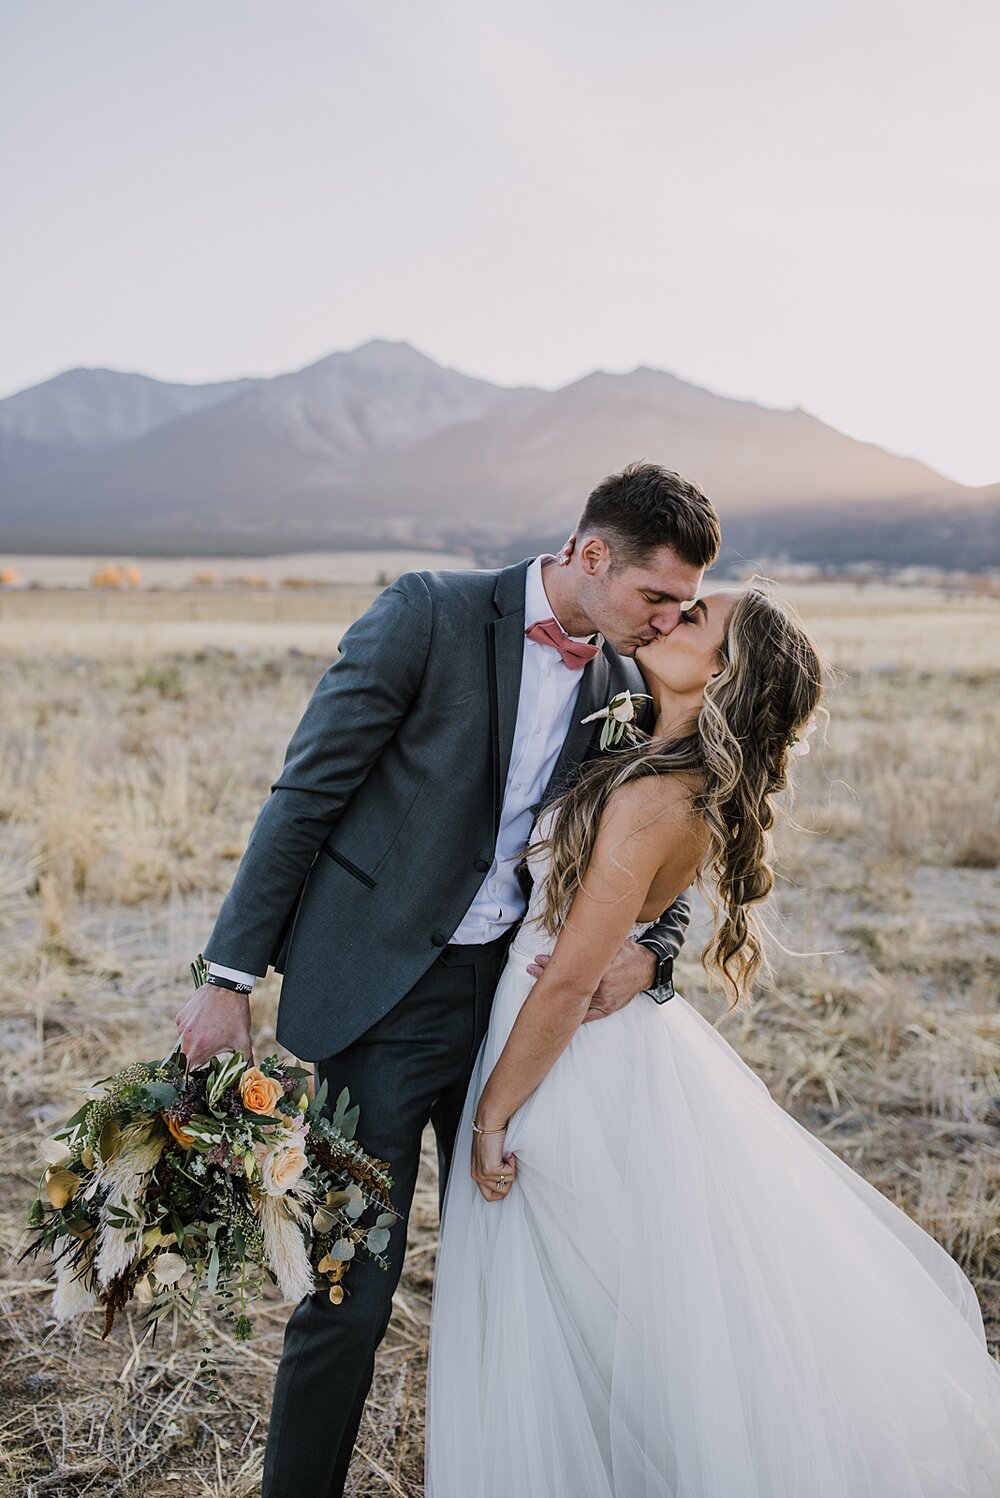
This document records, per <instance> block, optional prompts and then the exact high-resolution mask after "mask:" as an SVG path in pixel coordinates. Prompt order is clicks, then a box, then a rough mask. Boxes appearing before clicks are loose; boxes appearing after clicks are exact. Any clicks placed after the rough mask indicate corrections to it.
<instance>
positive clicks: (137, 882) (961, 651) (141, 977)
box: [0, 579, 1000, 1498]
mask: <svg viewBox="0 0 1000 1498" xmlns="http://www.w3.org/2000/svg"><path fill="white" fill-rule="evenodd" d="M372 591H373V590H372V589H371V588H370V587H369V588H366V587H365V586H364V585H363V584H362V583H359V582H351V581H350V580H349V579H345V580H342V581H341V582H338V583H337V584H336V585H335V586H332V587H326V588H323V589H309V588H304V589H289V590H283V591H280V592H276V591H274V590H271V591H261V592H260V593H256V592H248V593H245V594H244V593H239V594H236V593H233V594H229V593H223V592H221V591H220V592H204V591H201V592H199V591H197V590H190V589H189V590H184V591H177V592H169V593H168V592H147V591H145V590H141V589H140V590H136V591H134V592H131V593H128V594H124V593H122V594H118V593H114V594H110V593H108V594H95V593H93V592H88V591H86V590H81V591H75V590H71V589H66V590H62V589H54V590H49V589H38V590H35V591H24V592H18V593H13V592H11V593H7V594H0V702H2V714H0V724H2V726H0V938H2V963H0V1039H2V1044H3V1056H4V1065H3V1068H2V1072H0V1109H2V1123H3V1142H2V1146H0V1172H2V1180H3V1184H2V1191H0V1197H2V1203H3V1205H2V1213H0V1234H2V1243H0V1252H2V1266H0V1309H2V1315H3V1320H2V1326H0V1337H2V1338H3V1344H4V1346H3V1361H2V1368H0V1399H2V1416H0V1429H2V1437H0V1439H2V1448H0V1449H2V1459H0V1494H2V1495H5V1498H8V1495H9V1498H14V1495H18V1498H21V1495H30V1498H35V1495H39V1498H41V1495H46V1498H62V1495H74V1498H77V1495H84V1494H88V1495H93V1498H111V1495H116V1498H119V1495H120V1498H140V1495H142V1498H165V1495H171V1494H180V1493H183V1494H184V1495H185V1498H187V1495H200V1494H205V1495H213V1498H239V1495H244V1494H246V1495H251V1494H254V1493H255V1492H256V1491H257V1490H258V1486H259V1480H260V1468H261V1459H262V1453H263V1441H264V1435H265V1430H266V1421H267V1414H268V1407H269V1399H270V1386H271V1379H272V1374H273V1369H274V1365H275V1361H276V1358H277V1355H278V1351H279V1348H280V1342H281V1334H282V1327H283V1323H284V1319H285V1316H286V1314H287V1310H288V1308H287V1307H286V1306H284V1305H281V1304H280V1303H278V1302H277V1301H272V1302H269V1303H268V1305H267V1306H266V1307H265V1308H264V1309H263V1311H262V1312H261V1314H260V1315H259V1316H258V1323H257V1324H258V1335H257V1337H256V1339H255V1340H254V1341H253V1342H252V1343H249V1344H244V1345H241V1346H237V1345H236V1344H235V1343H234V1342H233V1341H231V1340H230V1339H229V1337H228V1335H227V1334H226V1333H224V1332H223V1331H222V1330H221V1329H220V1330H219V1331H218V1332H217V1333H215V1334H213V1347H214V1356H215V1358H216V1360H217V1362H218V1366H219V1397H218V1400H217V1402H215V1403H211V1402H209V1400H208V1399H207V1397H206V1394H205V1390H204V1386H203V1383H202V1381H201V1380H202V1375H201V1371H200V1369H199V1362H200V1359H201V1356H202V1353H201V1339H200V1338H199V1336H198V1334H196V1333H194V1332H192V1331H190V1330H189V1329H186V1328H184V1327H181V1326H171V1325H169V1324H164V1325H163V1326H162V1327H161V1328H160V1330H159V1332H158V1333H157V1338H156V1342H155V1345H153V1344H151V1342H150V1341H149V1340H146V1339H145V1338H144V1331H143V1327H142V1324H141V1318H140V1317H139V1316H137V1315H130V1316H128V1317H126V1318H122V1319H121V1320H120V1321H119V1323H118V1324H117V1325H116V1328H115V1331H114V1334H113V1336H112V1338H111V1340H110V1341H109V1342H107V1343H104V1344H102V1343H101V1341H100V1330H99V1325H98V1321H97V1318H95V1317H87V1318H84V1319H83V1320H81V1321H80V1322H78V1323H77V1324H75V1325H74V1326H72V1327H59V1326H57V1325H56V1324H55V1322H54V1321H53V1320H52V1318H51V1317H50V1315H49V1292H48V1287H47V1285H46V1281H45V1278H44V1273H45V1269H44V1265H43V1264H42V1263H41V1262H38V1263H32V1262H30V1261H28V1262H25V1263H24V1264H19V1263H18V1253H19V1251H20V1249H21V1248H22V1247H23V1245H24V1242H25V1240H26V1230H25V1227H24V1214H25V1210H26V1207H27V1203H28V1201H29V1200H30V1197H31V1195H32V1193H33V1190H34V1187H35V1184H36V1180H37V1172H38V1169H39V1165H38V1161H39V1155H38V1146H39V1144H40V1142H41V1140H42V1139H43V1138H44V1137H45V1136H46V1134H48V1133H49V1132H50V1131H51V1130H52V1129H53V1128H54V1127H56V1126H57V1125H58V1123H59V1122H60V1121H61V1120H62V1119H63V1118H64V1117H65V1116H66V1115H68V1113H70V1112H71V1111H72V1110H73V1109H74V1108H75V1107H76V1106H78V1089H79V1088H81V1087H83V1086H85V1085H87V1084H88V1083H89V1082H91V1081H92V1080H93V1079H95V1078H97V1077H102V1076H106V1075H108V1074H109V1073H110V1072H111V1071H113V1070H114V1069H116V1068H117V1067H119V1066H121V1065H124V1064H125V1063H126V1062H127V1061H128V1060H130V1059H132V1058H134V1057H136V1056H156V1055H162V1054H165V1053H166V1052H167V1051H168V1050H169V1049H170V1047H171V1045H172V1043H173V1040H174V1032H173V1022H172V1017H173V1014H174V1012H175V1011H176V1009H177V1008H178V1007H179V1006H180V1004H181V1003H182V1002H183V1000H184V998H185V996H186V994H187V993H188V992H189V991H190V982H189V978H188V974H187V965H188V962H189V961H190V959H191V958H192V957H193V955H194V954H195V953H196V952H197V951H198V950H199V949H200V947H201V945H202V944H203V942H204V941H205V940H206V938H207V936H208V932H209V930H210V929H211V924H212V921H213V919H214V915H215V912H216V909H217V907H218V905H219V903H220V901H221V899H222V896H223V895H224V893H225V891H226V889H227V888H228V885H229V881H230V879H231V877H232V874H233V871H234V869H235V866H236V863H237V861H238V859H239V856H240V854H241V852H242V849H243V846H244V843H245V840H246V836H247V833H248V831H249V828H250V826H251V824H252V821H253V818H254V816H255V814H256V811H257V809H258V807H259V805H260V803H261V801H262V800H263V799H264V797H265V796H266V795H267V792H268V787H269V785H270V782H271V780H272V779H273V778H274V775H275V773H276V771H277V768H278V767H279V766H280V763H281V758H282V754H283V750H284V747H285V744H286V742H287V739H288V738H289V736H290V734H291V732H292V729H293V728H294V726H295V723H296V722H297V720H298V717H299V715H300V713H301V711H302V709H303V708H304V706H305V704H306V702H307V700H308V698H309V695H310V693H311V690H312V688H313V686H314V684H315V682H316V681H317V680H318V678H319V676H320V675H321V674H322V672H323V671H324V670H325V668H326V666H327V664H328V663H329V660H330V658H331V656H332V654H333V652H334V650H335V646H336V641H337V638H338V637H339V634H340V633H341V631H342V629H343V627H344V625H345V624H346V623H347V622H349V620H350V619H351V618H353V617H355V616H356V614H357V613H358V612H359V611H360V609H362V608H363V607H364V606H365V603H366V602H367V600H368V599H369V598H370V597H371V596H372ZM794 596H795V598H796V601H797V603H798V605H799V607H800V609H801V610H802V612H803V613H804V614H805V615H806V617H807V618H808V619H810V620H811V621H812V622H813V624H814V626H815V629H816V631H817V633H818V634H819V636H820V638H821V640H822V641H823V642H824V643H825V644H826V646H827V648H828V650H829V651H830V653H831V655H832V658H833V660H834V662H835V664H836V665H837V666H839V667H840V668H841V670H842V671H843V672H844V673H845V675H844V678H843V680H842V681H841V683H840V685H839V687H838V688H837V690H836V692H835V694H834V695H833V696H832V697H831V699H830V702H829V706H830V710H831V723H830V727H829V732H828V741H827V743H826V745H825V747H821V748H820V749H819V750H818V751H816V752H814V753H813V754H811V755H810V756H809V757H808V758H807V759H804V760H802V761H800V764H799V769H800V771H801V774H800V776H799V789H798V799H797V806H796V809H795V816H796V819H797V822H798V824H799V825H798V827H797V828H787V829H786V830H784V831H783V833H782V835H781V839H780V854H781V879H780V883H779V886H778V892H777V897H776V900H775V902H774V910H773V913H772V918H771V925H772V927H773V929H774V931H775V934H776V936H777V937H778V938H779V939H780V942H781V943H782V946H783V947H784V948H787V949H788V950H787V951H786V950H782V949H781V948H779V947H775V949H774V971H773V975H772V977H771V978H770V979H769V980H768V981H767V982H765V983H763V984H762V985H761V986H760V989H759V992H758V994H757V996H756V998H755V1001H754V1003H753V1006H752V1007H751V1008H750V1009H748V1010H744V1011H742V1012H737V1013H734V1014H732V1015H729V1016H728V1017H727V1018H726V1019H725V1020H724V1021H723V1023H722V1031H723V1033H724V1034H725V1035H726V1036H727V1038H728V1039H729V1040H730V1042H731V1043H732V1044H733V1045H734V1046H735V1047H736V1048H737V1049H738V1051H739V1052H740V1053H741V1055H743V1056H744V1058H745V1059H746V1060H747V1061H748V1062H749V1064H750V1065H752V1066H753V1067H754V1068H755V1069H756V1070H757V1071H758V1072H759V1073H760V1074H761V1076H763V1078H764V1080H765V1081H766V1082H767V1084H768V1086H769V1087H770V1088H771V1091H772V1094H773V1095H774V1097H775V1098H776V1099H777V1100H778V1101H779V1102H780V1103H781V1104H782V1105H783V1106H785V1107H787V1108H788V1109H789V1110H790V1111H791V1112H793V1113H794V1115H795V1116H796V1117H797V1118H799V1119H800V1120H801V1121H802V1122H803V1123H805V1124H806V1125H807V1126H808V1128H809V1129H811V1130H812V1131H813V1133H815V1134H816V1135H817V1136H818V1137H819V1138H821V1139H822V1140H823V1141H824V1142H825V1143H826V1144H827V1145H828V1146H829V1147H830V1148H831V1149H833V1150H835V1151H836V1152H837V1153H838V1154H839V1155H841V1156H842V1157H843V1158H844V1159H845V1160H847V1161H848V1162H849V1163H850V1164H851V1165H852V1166H853V1167H854V1168H855V1169H856V1170H858V1171H860V1172H861V1173H862V1174H863V1175H865V1176H866V1177H867V1178H868V1179H869V1180H871V1181H872V1182H874V1183H875V1185H877V1186H878V1187H879V1188H880V1189H881V1190H882V1191H884V1192H885V1193H886V1195H887V1196H889V1197H891V1198H892V1199H893V1200H895V1201H897V1202H898V1203H899V1204H900V1205H902V1206H903V1207H904V1208H905V1209H906V1210H907V1211H908V1212H910V1213H911V1214H912V1215H913V1216H914V1217H915V1218H916V1219H917V1220H918V1221H919V1222H920V1223H922V1224H923V1226H924V1227H925V1228H927V1229H928V1231H930V1232H931V1233H933V1234H934V1235H935V1237H936V1238H938V1240H939V1241H940V1242H941V1243H942V1244H943V1245H944V1246H945V1247H946V1248H947V1249H948V1250H949V1252H951V1253H952V1254H953V1255H954V1256H955V1257H956V1259H957V1260H958V1261H959V1263H960V1264H962V1266H963V1267H964V1268H965V1270H966V1272H967V1273H968V1274H969V1276H970V1277H971V1278H972V1280H973V1281H974V1283H975V1285H976V1287H977V1290H978V1292H979V1295H980V1299H981V1303H982V1306H983V1309H984V1313H985V1315H986V1317H987V1321H988V1325H989V1331H990V1335H991V1338H992V1340H993V1345H994V1348H996V1347H997V1345H998V1344H1000V1006H998V986H1000V984H998V980H1000V868H998V864H1000V758H998V755H997V752H996V746H997V742H998V735H1000V698H998V693H997V686H998V682H1000V604H998V603H997V601H995V600H994V601H990V600H989V599H986V598H973V597H963V596H958V595H952V596H945V595H943V594H936V593H931V592H920V591H917V590H907V591H905V592H904V591H896V590H892V589H890V588H886V587H878V586H875V585H872V586H869V587H866V588H853V587H852V588H841V589H834V588H815V589H807V588H802V589H798V590H796V591H795V593H794ZM484 689H485V684H484ZM698 945H699V944H698V942H697V940H695V939H691V940H690V941H689V952H688V955H687V956H686V957H685V959H684V961H683V963H682V965H681V978H682V982H681V984H680V986H681V987H682V990H683V992H684V993H685V994H686V995H687V997H688V998H689V999H691V1001H692V1002H694V1003H696V1004H697V1005H698V1007H699V1008H700V1009H701V1011H702V1012H703V1013H704V1014H706V1015H708V1016H709V1017H711V1018H713V1019H714V1018H715V1017H717V1016H719V1015H720V1014H722V1012H723V1009H724V1004H723V1001H722V999H721V998H720V996H719V995H718V994H713V993H710V992H709V991H708V990H707V988H706V984H705V981H704V979H703V976H702V974H701V971H700V968H699V966H698V962H697V950H698ZM793 953H800V954H801V953H804V954H808V955H798V956H796V955H792V954H793ZM277 995H278V980H276V979H275V977H274V975H273V974H272V975H270V976H269V977H268V979H267V980H265V981H264V982H263V983H262V984H261V985H260V986H259V989H258V993H257V996H256V998H255V1002H254V1009H255V1015H256V1021H257V1030H258V1033H257V1044H258V1050H259V1053H266V1051H267V1049H268V1040H269V1037H270V1036H272V1035H273V1022H274V1013H275V1005H276V1001H277ZM664 1020H665V1022H668V1016H667V1015H665V1016H664ZM359 1101H360V1102H361V1104H362V1108H363V1104H364V1099H360V1100H359ZM363 1125H364V1116H363V1112H362V1127H361V1135H362V1138H363V1133H364V1127H363ZM436 1230H437V1228H436V1193H435V1179H434V1163H433V1150H432V1149H431V1148H428V1149H427V1151H426V1162H425V1169H424V1172H423V1177H422V1181H421V1185H420V1188H419V1191H418V1196H417V1200H416V1204H415V1210H414V1215H413V1219H412V1223H411V1235H410V1252H409V1256H408V1260H407V1267H406V1271H405V1274H404V1278H403V1283H402V1286H401V1289H400V1292H399V1295H398V1297H397V1302H396V1308H395V1314H394V1318H393V1322H392V1326H391V1328H390V1332H389V1335H388V1337H387V1339H386V1342H385V1344H384V1346H383V1348H382V1351H381V1354H380V1359H379V1365H378V1373H377V1380H376V1385H375V1389H374V1392H373V1396H372V1398H371V1400H370V1402H369V1407H368V1411H367V1414H366V1417H365V1422H364V1425H363V1429H362V1439H361V1443H360V1447H359V1450H358V1452H357V1454H356V1458H355V1464H354V1467H353V1469H352V1479H351V1482H352V1486H351V1489H350V1491H351V1492H352V1493H354V1494H355V1495H358V1498H360V1495H375V1494H378V1495H386V1494H397V1495H409V1498H416V1495H419V1494H420V1493H421V1490H422V1489H421V1460H422V1457H421V1449H422V1448H421V1439H422V1393H423V1387H422V1380H423V1369H424V1356H425V1339H426V1329H427V1324H428V1316H429V1307H430V1293H431V1286H432V1277H433V1269H434V1252H435V1243H436ZM320 1413H321V1412H320ZM304 1498H309V1495H304Z"/></svg>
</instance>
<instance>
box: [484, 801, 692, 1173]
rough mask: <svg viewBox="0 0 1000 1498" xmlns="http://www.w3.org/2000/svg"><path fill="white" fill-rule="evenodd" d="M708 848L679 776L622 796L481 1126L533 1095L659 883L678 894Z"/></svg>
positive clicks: (607, 815)
mask: <svg viewBox="0 0 1000 1498" xmlns="http://www.w3.org/2000/svg"><path fill="white" fill-rule="evenodd" d="M702 848H703V824H702V823H701V821H700V819H698V818H696V817H695V816H694V815H693V813H692V811H691V806H690V793H689V791H688V789H687V788H686V787H685V786H684V785H682V784H681V783H680V782H679V781H678V780H675V779H673V778H663V779H654V778H653V777H652V776H649V777H644V778H643V779H642V780H637V781H633V782H631V783H630V784H628V785H625V786H623V787H622V788H621V789H620V790H619V791H616V792H615V794H614V796H613V797H612V799H611V801H610V802H609V804H608V806H607V807H606V808H605V811H604V814H603V815H602V817H601V822H600V827H599V828H598V833H597V838H596V840H595V844H594V851H593V855H592V856H591V860H590V864H589V865H588V868H587V872H586V875H585V877H584V881H583V887H582V888H581V890H580V891H579V893H578V894H577V896H576V898H575V899H574V901H573V904H572V906H571V907H570V910H569V914H568V917H567V919H566V921H565V923H564V924H563V926H562V928H561V930H560V932H559V937H558V940H557V941H556V944H555V950H554V951H553V953H552V958H551V961H550V962H549V963H548V964H547V966H546V968H545V971H544V972H543V973H542V976H541V977H540V978H539V979H538V980H537V982H536V983H535V986H534V988H533V989H532V990H531V992H530V994H529V995H528V997H527V998H526V999H525V1001H524V1004H523V1006H522V1008H521V1012H520V1013H519V1014H518V1017H517V1019H516V1020H515V1022H514V1026H513V1029H512V1030H511V1032H510V1035H509V1036H508V1038H507V1044H506V1045H505V1046H504V1048H503V1051H502V1053H501V1055H500V1057H499V1059H498V1061H497V1064H496V1066H495V1067H494V1068H493V1071H492V1072H491V1074H490V1077H489V1080H488V1081H487V1083H486V1086H485V1087H484V1088H483V1091H482V1094H481V1096H480V1099H479V1106H478V1108H477V1110H476V1121H477V1123H478V1124H479V1125H480V1127H481V1128H483V1129H487V1130H494V1129H500V1128H502V1127H503V1126H504V1125H505V1124H506V1123H507V1121H508V1119H509V1118H510V1116H511V1114H512V1113H513V1112H514V1111H515V1109H517V1108H519V1107H520V1105H521V1104H522V1103H523V1102H524V1101H525V1099H526V1098H528V1097H530V1095H531V1094H532V1093H533V1092H534V1090H535V1088H536V1087H537V1086H538V1084H539V1082H540V1081H541V1080H542V1078H543V1077H544V1076H545V1075H546V1073H547V1072H548V1071H549V1069H550V1068H551V1067H552V1065H553V1064H554V1062H555V1061H556V1060H557V1058H558V1057H559V1056H560V1055H561V1054H562V1052H563V1051H564V1050H565V1049H566V1047H567V1046H568V1045H569V1042H570V1040H571V1039H572V1037H573V1033H574V1031H575V1030H576V1028H577V1026H578V1025H579V1024H580V1023H581V1022H582V1020H583V1017H584V1015H585V1014H586V1013H587V1010H588V1008H589V1006H590V1001H591V998H592V996H593V994H594V991H595V989H596V988H597V985H598V984H599V983H600V981H601V977H602V976H603V974H604V970H605V968H606V967H607V966H608V964H609V963H610V962H611V960H612V958H613V957H614V956H615V954H616V953H617V951H618V949H619V947H620V946H621V945H622V943H623V942H624V941H625V940H626V938H627V936H628V933H629V931H630V929H631V927H632V926H633V925H634V924H635V922H636V921H637V920H638V919H639V917H640V912H641V910H642V907H643V905H644V904H645V903H646V901H647V897H648V895H649V891H650V888H651V887H652V884H653V880H654V879H656V880H657V884H658V889H659V890H661V891H665V892H667V893H668V895H669V896H670V897H671V898H673V897H674V896H676V895H679V894H680V893H681V891H682V890H685V889H687V888H688V886H689V885H690V884H691V881H692V878H693V876H694V872H695V870H696V868H697V865H698V861H699V859H700V857H701V853H702ZM476 1140H477V1143H478V1142H479V1136H478V1135H477V1136H476Z"/></svg>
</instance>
